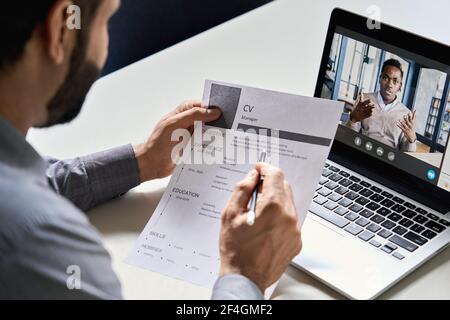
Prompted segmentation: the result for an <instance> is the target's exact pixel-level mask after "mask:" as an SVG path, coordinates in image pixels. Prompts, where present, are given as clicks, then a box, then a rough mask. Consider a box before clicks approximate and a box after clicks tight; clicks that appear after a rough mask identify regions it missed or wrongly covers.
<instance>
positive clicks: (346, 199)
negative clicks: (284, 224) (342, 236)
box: [309, 163, 450, 260]
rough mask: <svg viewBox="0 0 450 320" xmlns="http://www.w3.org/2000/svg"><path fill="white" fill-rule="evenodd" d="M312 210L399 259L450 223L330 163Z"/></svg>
mask: <svg viewBox="0 0 450 320" xmlns="http://www.w3.org/2000/svg"><path fill="white" fill-rule="evenodd" d="M309 211H310V212H311V213H313V214H315V215H316V216H318V217H320V218H322V219H324V220H326V221H328V222H330V223H332V224H334V225H335V226H337V227H339V228H341V229H343V230H345V231H346V232H348V233H349V234H351V235H353V236H355V237H357V238H359V239H360V240H362V241H364V242H366V243H368V244H370V245H371V246H373V247H375V248H378V249H380V250H381V251H384V252H385V253H387V254H390V255H392V256H393V257H395V258H397V259H399V260H403V259H404V258H405V255H407V254H410V253H413V252H414V251H416V250H417V249H419V248H420V247H422V246H425V245H426V244H427V243H429V242H430V240H432V239H433V238H434V237H436V236H437V235H438V234H439V233H441V232H443V231H444V230H446V228H448V227H449V226H450V222H449V221H448V220H446V219H442V218H439V217H438V216H436V215H434V214H433V213H430V212H428V211H427V210H425V209H423V208H421V207H419V206H417V205H415V204H412V203H410V202H408V201H407V199H406V198H401V197H398V196H395V195H393V194H392V193H390V192H389V191H387V190H383V189H382V188H380V187H377V186H374V185H372V184H371V183H370V182H368V181H365V180H364V179H361V178H358V177H356V176H354V175H352V174H351V173H349V172H347V171H345V170H343V169H340V168H337V167H336V166H334V165H332V164H330V163H327V164H326V165H325V168H324V169H323V172H322V177H321V179H320V182H319V186H318V188H317V190H316V194H315V196H314V200H313V203H312V205H311V208H310V210H309ZM399 248H402V249H403V250H401V249H400V250H399Z"/></svg>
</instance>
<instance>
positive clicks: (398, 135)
mask: <svg viewBox="0 0 450 320" xmlns="http://www.w3.org/2000/svg"><path fill="white" fill-rule="evenodd" d="M402 79H403V70H402V66H401V64H400V62H399V61H398V60H395V59H390V60H387V61H385V62H384V64H383V68H382V72H381V76H380V80H379V81H380V90H379V91H378V92H375V93H366V94H362V95H361V97H360V98H359V99H358V100H357V101H356V103H355V106H354V107H353V109H352V111H351V112H350V120H349V121H348V122H347V126H348V127H350V128H351V129H353V130H355V131H357V132H361V133H362V134H364V135H366V136H368V137H370V138H372V139H375V140H378V141H380V142H382V143H384V144H386V145H388V146H390V147H392V148H396V149H399V150H401V151H406V152H414V151H416V141H417V137H416V129H415V127H416V112H415V111H414V112H412V113H411V112H410V110H409V109H408V108H407V107H406V106H405V105H404V104H403V103H401V101H400V99H399V97H398V93H399V92H400V90H401V88H402V84H403V80H402Z"/></svg>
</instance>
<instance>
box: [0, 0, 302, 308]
mask: <svg viewBox="0 0 450 320" xmlns="http://www.w3.org/2000/svg"><path fill="white" fill-rule="evenodd" d="M72 5H77V6H79V8H80V9H81V30H77V29H74V30H72V28H69V27H68V24H67V21H68V19H69V18H70V14H69V13H68V8H70V7H71V6H72ZM119 5H120V2H119V0H74V1H73V2H72V1H70V0H38V1H29V2H26V3H23V2H19V1H16V2H11V3H10V4H8V8H7V9H5V10H2V12H1V14H0V39H1V41H2V46H1V47H0V299H76V298H79V299H120V298H121V297H122V293H121V287H120V283H119V281H118V279H117V277H116V275H115V273H114V272H113V270H112V268H111V261H110V257H109V255H108V253H107V252H106V250H105V249H104V247H103V246H102V242H101V238H100V236H99V234H98V232H97V231H96V230H95V229H94V228H93V227H92V226H91V225H90V224H89V222H88V219H87V218H86V216H85V214H84V213H83V211H87V210H89V209H91V208H92V207H94V206H96V205H98V204H101V203H103V202H105V201H108V200H110V199H113V198H115V197H118V196H120V195H122V194H124V193H126V192H127V191H129V190H130V189H131V188H133V187H135V186H137V185H138V184H140V183H143V182H145V181H148V180H151V179H158V178H163V177H167V176H169V175H170V174H171V173H172V172H173V170H174V168H175V164H174V163H173V161H172V159H171V153H172V148H173V147H174V146H175V145H176V144H177V143H178V142H173V141H171V134H172V132H173V131H174V130H176V129H187V130H189V129H192V126H193V124H194V121H203V122H210V121H213V120H215V119H217V118H218V117H219V116H220V111H219V110H217V109H212V110H207V109H206V108H202V106H201V103H200V102H185V103H183V104H181V105H180V106H179V107H178V108H177V109H175V110H174V111H173V112H171V113H169V114H168V115H167V116H165V117H164V118H163V119H162V120H161V121H160V122H159V123H158V124H157V126H156V128H155V129H154V131H153V133H152V134H151V135H150V138H149V139H148V140H147V141H146V142H145V143H143V144H140V145H136V146H134V147H133V146H131V145H126V146H122V147H119V148H115V149H112V150H109V151H104V152H100V153H97V154H94V155H90V156H86V157H81V158H76V159H72V160H65V161H60V160H56V159H53V158H46V159H44V158H42V157H41V156H40V155H39V154H38V153H37V152H36V151H35V150H34V149H33V147H32V146H31V145H29V144H28V143H27V141H26V139H25V137H26V135H27V132H28V130H29V129H30V128H32V127H49V126H53V125H56V124H62V123H67V122H69V121H71V120H73V119H74V118H75V117H76V116H77V115H78V114H79V112H80V110H81V105H82V104H83V102H84V99H85V96H86V94H87V93H88V91H89V89H90V87H91V85H92V84H93V83H94V81H95V80H96V79H97V77H98V75H99V74H100V71H101V69H102V67H103V66H104V64H105V61H106V58H107V47H108V28H107V25H108V21H109V19H110V18H111V16H112V15H113V14H114V13H115V12H116V11H117V10H118V8H119ZM261 175H264V176H265V183H264V189H263V190H262V194H261V196H260V197H258V205H257V216H258V217H260V218H259V219H258V222H257V223H255V225H254V226H253V227H252V228H249V227H248V226H247V225H246V223H245V221H246V219H245V214H246V211H247V204H248V201H249V199H250V197H251V194H252V191H253V190H254V188H255V187H256V185H257V183H258V181H259V179H260V176H261ZM124 214H125V213H124ZM300 248H301V239H300V231H299V226H298V225H297V215H296V212H295V207H294V205H293V196H292V192H291V189H290V186H289V184H288V183H287V182H286V181H285V180H284V177H283V174H282V172H281V171H280V170H279V169H277V168H274V167H272V166H269V165H265V164H258V165H257V166H256V168H255V169H254V170H252V171H251V172H250V173H249V174H248V176H247V177H246V178H245V179H244V180H243V181H241V182H240V183H239V184H238V185H237V186H236V189H235V191H234V192H233V194H232V196H231V198H230V200H229V203H228V205H227V207H226V208H225V210H224V213H223V219H222V229H221V237H220V254H221V266H220V277H219V279H218V280H217V282H216V284H215V287H214V290H213V298H218V299H239V298H241V299H261V298H263V295H262V294H263V292H264V290H265V289H266V288H267V287H269V286H270V285H271V284H273V283H274V282H275V281H276V280H277V279H278V278H279V277H280V276H281V275H282V273H283V272H284V270H285V269H286V267H287V266H288V265H289V263H290V261H291V260H292V258H293V257H294V256H295V255H297V254H298V253H299V251H300ZM72 272H78V273H77V274H73V275H72V274H71V273H72ZM77 275H78V276H79V279H78V280H79V281H72V280H74V278H73V277H76V276H77ZM75 280H76V279H75ZM149 290H151V288H149Z"/></svg>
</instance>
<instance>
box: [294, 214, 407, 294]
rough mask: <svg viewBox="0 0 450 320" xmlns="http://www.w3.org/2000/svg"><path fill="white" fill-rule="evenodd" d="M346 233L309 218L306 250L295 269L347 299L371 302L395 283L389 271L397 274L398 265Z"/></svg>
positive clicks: (306, 222)
mask: <svg viewBox="0 0 450 320" xmlns="http://www.w3.org/2000/svg"><path fill="white" fill-rule="evenodd" d="M346 233H347V232H346V231H344V230H336V229H333V228H332V227H330V226H329V225H328V224H327V223H326V222H325V221H323V220H321V219H320V218H318V217H316V216H314V215H313V214H311V213H310V214H308V218H307V219H306V220H305V223H304V225H303V228H302V239H303V249H302V252H301V254H300V255H299V256H298V257H296V258H295V259H294V261H293V262H294V265H295V266H298V267H300V268H301V269H304V270H305V271H306V272H308V273H310V274H312V275H313V276H315V277H317V278H319V279H320V280H321V281H323V282H325V283H326V284H328V285H329V286H331V287H333V288H335V289H336V290H338V291H339V292H341V293H343V294H344V295H346V296H348V297H351V298H354V299H371V298H373V297H374V296H375V295H377V294H378V293H379V292H380V291H382V290H383V289H384V288H386V287H387V286H388V285H389V284H390V283H391V282H392V281H393V280H394V278H393V276H394V275H393V273H392V272H386V270H392V269H394V270H395V269H396V267H397V268H398V263H397V264H396V262H397V261H395V260H394V258H392V257H390V256H388V255H387V254H384V253H383V252H381V250H379V249H377V248H375V247H372V246H371V245H370V244H368V243H365V242H364V241H362V240H360V239H357V238H356V239H355V237H354V236H352V235H350V234H348V235H347V234H346ZM383 270H384V272H383Z"/></svg>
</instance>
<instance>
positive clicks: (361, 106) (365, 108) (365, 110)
mask: <svg viewBox="0 0 450 320" xmlns="http://www.w3.org/2000/svg"><path fill="white" fill-rule="evenodd" d="M373 108H375V104H374V103H373V102H371V101H370V99H366V100H364V95H363V94H362V93H361V97H360V99H359V102H358V103H357V104H356V106H355V108H354V109H353V111H352V112H351V113H350V120H351V121H352V122H360V121H363V120H364V119H367V118H370V117H371V116H372V114H373Z"/></svg>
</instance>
